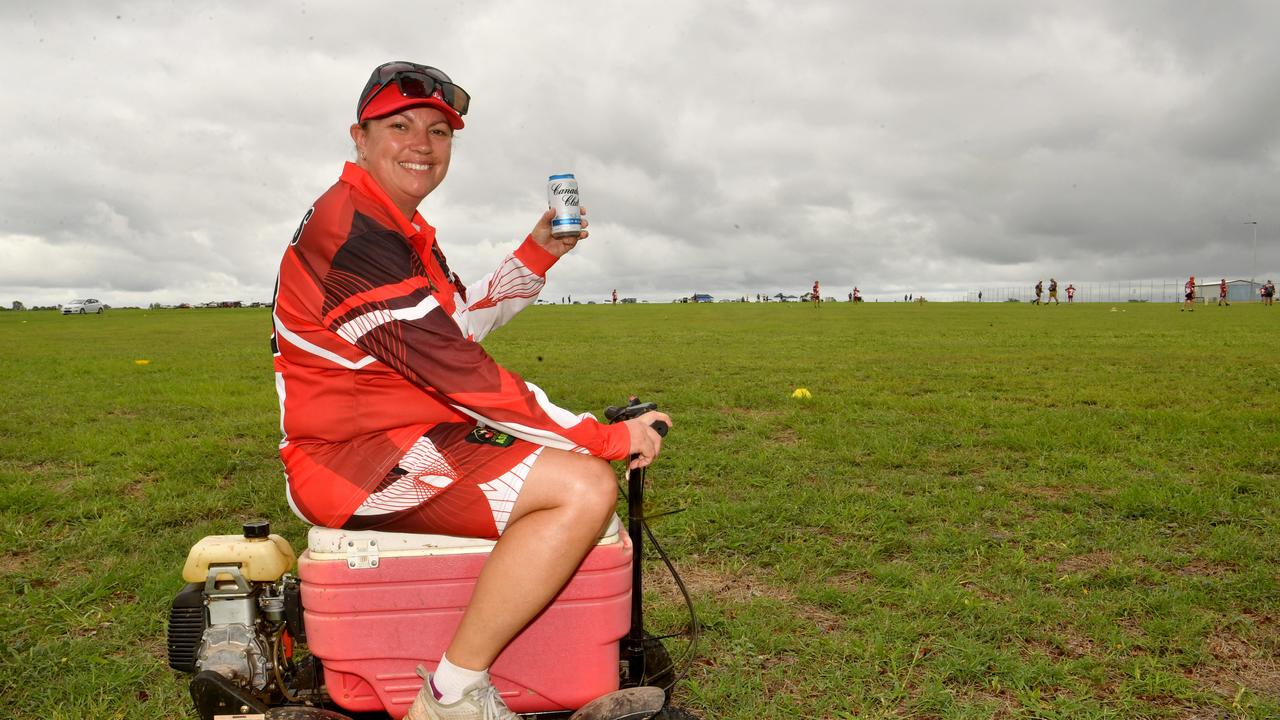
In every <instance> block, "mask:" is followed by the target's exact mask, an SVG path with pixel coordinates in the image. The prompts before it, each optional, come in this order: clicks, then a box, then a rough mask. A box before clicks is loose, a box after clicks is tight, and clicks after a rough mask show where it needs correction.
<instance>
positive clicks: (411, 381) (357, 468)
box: [271, 163, 630, 527]
mask: <svg viewBox="0 0 1280 720" xmlns="http://www.w3.org/2000/svg"><path fill="white" fill-rule="evenodd" d="M555 262H556V257H555V256H553V255H551V254H550V253H548V252H547V251H545V250H543V249H542V247H541V246H539V245H538V244H537V243H536V242H534V241H533V239H532V238H531V237H528V238H525V241H524V242H523V243H522V244H521V245H520V246H519V247H518V248H517V249H516V251H515V252H514V253H512V254H510V255H508V256H507V257H506V258H505V259H504V260H503V261H502V263H501V264H500V265H499V266H498V268H497V270H495V271H494V272H492V273H490V274H488V275H486V276H485V277H483V278H481V279H480V281H479V282H477V283H474V284H473V285H471V286H469V287H467V286H464V285H463V284H462V282H461V281H460V280H459V278H458V276H457V275H456V274H454V273H452V272H450V270H449V267H448V263H447V262H446V260H445V257H444V255H443V254H442V253H441V251H440V248H439V246H438V245H437V244H436V238H435V228H433V227H432V226H430V225H428V224H427V222H426V221H425V220H424V219H423V218H422V216H421V215H420V214H417V213H415V215H414V218H413V221H412V222H410V221H409V220H407V219H406V218H405V217H404V215H403V214H401V213H400V211H399V210H397V209H396V207H395V205H394V203H392V202H391V200H390V198H388V197H387V195H386V193H384V192H383V190H382V189H381V188H380V187H379V186H378V184H377V183H376V182H375V181H374V180H373V178H372V177H371V176H370V175H369V174H368V173H367V172H366V171H365V170H364V169H362V168H360V167H359V166H357V165H354V164H351V163H347V164H346V166H345V167H344V168H343V171H342V176H341V178H340V179H339V180H338V182H337V183H335V184H334V185H333V187H331V188H329V190H328V191H326V192H325V194H324V195H322V196H321V197H320V199H319V200H317V201H316V203H315V205H314V206H313V207H312V208H311V209H310V210H308V211H307V214H306V216H305V217H304V218H303V221H302V224H301V225H300V226H299V228H298V231H297V232H296V233H295V234H294V237H293V240H292V242H290V244H289V248H288V249H287V250H286V251H285V254H284V258H283V259H282V260H281V263H280V274H279V277H278V278H277V281H276V283H277V285H276V297H275V303H274V305H275V307H274V325H275V332H274V334H273V335H272V343H271V344H272V350H273V352H274V354H275V371H276V389H277V391H278V393H279V395H280V412H281V430H282V431H283V433H284V439H283V440H282V441H281V444H280V456H281V459H282V460H283V461H284V466H285V473H286V475H287V480H288V483H289V495H290V499H291V501H292V502H293V504H294V506H295V508H296V509H297V510H298V511H299V513H300V514H301V515H303V516H304V517H305V518H306V519H308V520H310V521H311V522H314V523H316V524H321V525H327V526H330V527H341V526H342V524H343V523H344V522H345V521H346V520H347V518H348V517H350V516H351V513H352V512H353V511H354V510H355V508H356V507H358V506H359V505H360V503H361V502H362V501H363V500H364V499H365V498H366V497H367V496H368V495H369V493H370V492H372V491H374V490H375V489H376V488H377V487H378V485H379V483H380V482H381V481H382V480H383V479H384V478H385V477H386V474H387V472H388V471H390V470H391V469H392V468H393V467H394V466H395V464H396V462H397V461H398V460H399V459H400V457H401V456H402V455H403V454H404V453H405V452H406V451H407V450H408V449H409V448H410V446H412V445H413V443H414V441H416V440H417V439H418V438H420V437H422V435H423V434H424V433H425V432H426V431H427V430H429V429H430V428H432V427H434V426H435V425H437V424H439V423H442V422H467V421H472V422H474V421H478V422H480V423H482V424H484V425H486V426H489V427H494V428H497V429H500V430H502V431H505V432H508V433H511V434H512V435H515V436H517V437H523V438H525V439H528V440H530V441H532V442H535V443H538V444H540V445H546V446H549V447H557V448H561V449H565V450H572V451H577V452H584V453H589V454H591V455H595V456H598V457H602V458H605V459H608V460H617V459H621V458H623V457H626V455H627V453H628V451H629V449H630V435H629V432H628V430H627V429H626V427H625V426H623V425H615V426H607V425H603V424H601V423H599V422H597V421H596V420H595V418H594V417H592V416H591V415H590V414H586V413H584V414H581V415H579V414H574V413H571V412H569V411H568V410H564V409H563V408H560V407H557V406H556V405H554V404H552V403H551V402H550V401H549V400H548V399H547V396H546V394H545V393H543V392H542V390H541V389H539V388H538V387H537V386H535V385H533V384H531V383H529V382H526V381H525V380H523V379H522V378H521V377H520V376H519V375H517V374H515V373H513V372H511V371H509V370H506V369H505V368H503V367H501V366H500V365H498V364H497V362H495V361H494V360H493V358H491V357H490V356H489V354H488V353H486V352H485V350H484V348H482V347H481V346H480V344H479V341H480V340H481V339H482V338H483V337H484V336H485V335H486V334H488V332H489V331H491V330H493V329H494V328H496V327H499V326H501V325H502V324H503V323H505V322H506V321H507V320H509V319H510V318H511V317H513V316H514V315H515V314H516V313H517V312H519V311H520V310H522V309H524V308H525V307H527V306H528V305H529V304H530V303H532V302H533V300H534V299H535V298H536V297H537V295H538V293H539V292H540V291H541V290H542V287H543V285H544V284H545V283H546V279H545V274H546V271H547V270H548V269H549V268H550V267H551V266H552V265H553V264H554V263H555Z"/></svg>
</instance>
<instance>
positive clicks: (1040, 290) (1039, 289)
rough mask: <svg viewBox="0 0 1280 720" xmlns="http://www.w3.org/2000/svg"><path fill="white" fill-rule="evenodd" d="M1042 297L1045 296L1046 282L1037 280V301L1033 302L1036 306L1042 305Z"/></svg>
mask: <svg viewBox="0 0 1280 720" xmlns="http://www.w3.org/2000/svg"><path fill="white" fill-rule="evenodd" d="M1041 295H1044V281H1043V280H1037V281H1036V299H1035V300H1034V301H1033V302H1034V303H1035V304H1036V305H1039V304H1041V303H1040V296H1041Z"/></svg>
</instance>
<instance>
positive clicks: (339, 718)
mask: <svg viewBox="0 0 1280 720" xmlns="http://www.w3.org/2000/svg"><path fill="white" fill-rule="evenodd" d="M266 715H267V720H351V717H350V716H349V715H343V714H342V713H340V712H335V711H333V710H325V709H324V708H318V707H310V706H308V705H281V706H279V707H273V708H271V709H270V710H268V711H267V712H266Z"/></svg>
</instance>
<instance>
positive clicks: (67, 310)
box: [62, 298, 106, 315]
mask: <svg viewBox="0 0 1280 720" xmlns="http://www.w3.org/2000/svg"><path fill="white" fill-rule="evenodd" d="M105 309H106V308H104V307H103V306H102V301H101V300H94V299H93V298H86V299H84V300H72V301H71V302H69V303H67V304H66V305H63V306H62V314H63V315H84V314H85V313H97V314H99V315H101V314H102V311H103V310H105Z"/></svg>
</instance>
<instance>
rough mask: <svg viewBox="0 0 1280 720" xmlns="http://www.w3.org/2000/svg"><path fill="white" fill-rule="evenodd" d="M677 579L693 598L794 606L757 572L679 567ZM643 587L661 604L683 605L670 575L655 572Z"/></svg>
mask: <svg viewBox="0 0 1280 720" xmlns="http://www.w3.org/2000/svg"><path fill="white" fill-rule="evenodd" d="M679 569H680V578H681V579H682V580H684V584H685V587H687V588H688V589H689V594H690V595H692V596H693V597H695V598H696V597H705V598H716V599H718V600H728V601H730V602H749V601H751V600H753V599H755V598H759V597H764V598H771V599H773V600H778V601H780V602H794V601H795V595H794V594H793V593H792V592H791V591H790V590H787V589H785V588H780V587H777V586H776V585H773V584H771V582H770V581H771V577H770V576H769V575H766V574H764V573H761V572H760V571H759V570H751V571H747V572H735V571H733V570H729V569H727V568H723V567H714V566H709V565H693V564H687V565H682V566H680V568H679ZM645 586H646V587H648V588H652V589H653V590H654V591H655V592H657V593H658V594H659V595H660V596H661V597H662V598H663V599H664V600H667V601H669V602H684V598H683V597H682V596H681V595H680V589H679V588H677V587H676V583H675V580H673V579H672V578H671V575H670V574H669V573H662V572H655V573H651V574H648V575H646V576H645Z"/></svg>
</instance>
